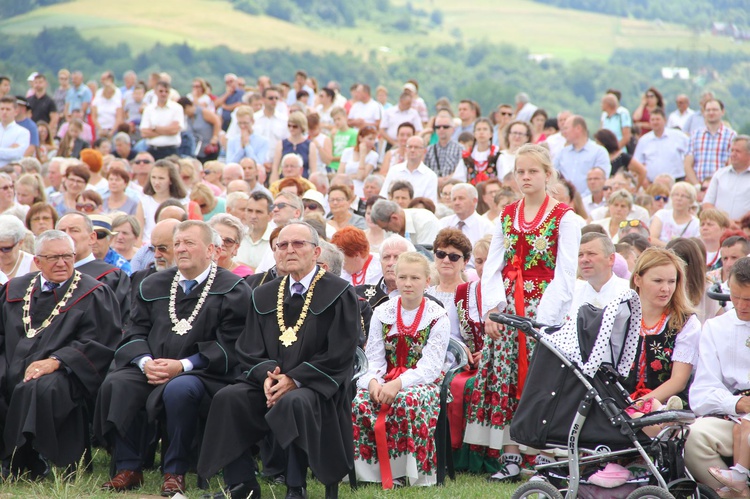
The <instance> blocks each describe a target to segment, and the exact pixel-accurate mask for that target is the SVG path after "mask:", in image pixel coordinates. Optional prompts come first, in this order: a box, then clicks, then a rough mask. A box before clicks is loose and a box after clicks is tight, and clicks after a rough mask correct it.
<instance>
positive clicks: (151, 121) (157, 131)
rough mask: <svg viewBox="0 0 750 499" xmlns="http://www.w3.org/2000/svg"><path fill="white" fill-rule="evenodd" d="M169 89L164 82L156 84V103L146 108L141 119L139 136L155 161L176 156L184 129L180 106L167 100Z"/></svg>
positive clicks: (183, 115) (183, 114)
mask: <svg viewBox="0 0 750 499" xmlns="http://www.w3.org/2000/svg"><path fill="white" fill-rule="evenodd" d="M170 89H171V87H170V85H169V83H168V82H166V81H165V80H160V81H158V82H157V83H156V87H155V88H154V93H155V94H156V102H154V103H153V104H151V105H149V106H146V109H144V110H143V116H142V117H141V136H142V137H143V138H144V139H146V144H147V145H148V152H149V153H150V154H151V156H152V157H153V158H154V159H155V160H160V159H163V158H166V157H167V156H171V155H172V154H177V148H178V147H180V144H181V143H182V139H181V138H180V132H182V131H183V129H184V127H185V112H184V110H183V109H182V106H181V105H179V104H177V103H176V102H174V101H173V100H172V99H170V98H169V91H170Z"/></svg>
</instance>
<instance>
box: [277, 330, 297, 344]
mask: <svg viewBox="0 0 750 499" xmlns="http://www.w3.org/2000/svg"><path fill="white" fill-rule="evenodd" d="M279 339H280V340H281V344H282V345H284V346H285V347H290V346H292V344H293V343H294V342H295V341H297V333H295V332H294V329H292V328H290V327H288V328H286V331H284V334H282V335H281V336H279Z"/></svg>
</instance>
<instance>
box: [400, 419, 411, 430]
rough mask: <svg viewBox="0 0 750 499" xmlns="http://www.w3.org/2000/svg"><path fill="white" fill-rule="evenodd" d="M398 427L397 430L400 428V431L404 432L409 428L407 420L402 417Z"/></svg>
mask: <svg viewBox="0 0 750 499" xmlns="http://www.w3.org/2000/svg"><path fill="white" fill-rule="evenodd" d="M398 427H399V430H401V433H406V431H407V430H408V429H409V420H407V419H402V420H401V423H399V425H398Z"/></svg>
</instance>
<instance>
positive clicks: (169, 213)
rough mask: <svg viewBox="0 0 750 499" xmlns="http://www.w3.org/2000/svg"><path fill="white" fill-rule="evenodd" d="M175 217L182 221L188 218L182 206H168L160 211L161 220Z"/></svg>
mask: <svg viewBox="0 0 750 499" xmlns="http://www.w3.org/2000/svg"><path fill="white" fill-rule="evenodd" d="M168 218H173V219H175V220H178V221H180V222H182V221H184V220H187V212H186V211H185V209H184V208H182V207H180V206H167V207H165V208H164V209H163V210H161V212H160V213H159V220H158V221H159V222H161V221H162V220H167V219H168Z"/></svg>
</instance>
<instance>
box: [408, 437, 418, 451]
mask: <svg viewBox="0 0 750 499" xmlns="http://www.w3.org/2000/svg"><path fill="white" fill-rule="evenodd" d="M416 448H417V447H416V446H415V445H414V439H413V438H407V439H406V449H407V450H408V451H409V452H414V451H415V450H416Z"/></svg>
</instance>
